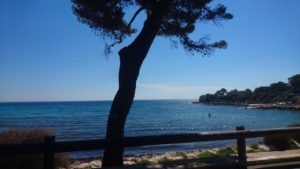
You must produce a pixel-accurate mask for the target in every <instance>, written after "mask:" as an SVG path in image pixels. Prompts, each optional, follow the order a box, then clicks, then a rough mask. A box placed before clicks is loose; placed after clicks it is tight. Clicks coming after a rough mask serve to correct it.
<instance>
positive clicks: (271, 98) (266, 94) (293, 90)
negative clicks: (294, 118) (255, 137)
mask: <svg viewBox="0 0 300 169" xmlns="http://www.w3.org/2000/svg"><path fill="white" fill-rule="evenodd" d="M289 83H290V84H287V83H284V82H278V83H272V84H270V85H269V86H262V87H257V88H255V89H254V91H251V90H250V89H246V90H242V91H238V90H236V89H234V90H231V91H227V90H226V89H224V88H222V89H221V90H219V91H217V92H216V93H215V94H205V95H202V96H200V97H199V102H203V103H220V104H249V103H278V102H292V103H294V102H296V101H297V99H295V96H297V94H299V91H298V88H300V87H299V84H300V75H295V76H292V77H290V78H289ZM299 90H300V89H299Z"/></svg>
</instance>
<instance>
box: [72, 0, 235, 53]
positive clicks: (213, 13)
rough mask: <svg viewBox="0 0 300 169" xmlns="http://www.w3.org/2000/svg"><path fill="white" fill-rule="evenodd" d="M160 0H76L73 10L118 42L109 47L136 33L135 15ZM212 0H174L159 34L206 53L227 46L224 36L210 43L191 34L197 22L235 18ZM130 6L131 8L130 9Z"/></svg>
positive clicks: (87, 22) (97, 29) (86, 21)
mask: <svg viewBox="0 0 300 169" xmlns="http://www.w3.org/2000/svg"><path fill="white" fill-rule="evenodd" d="M159 1H160V0H72V2H73V11H74V13H75V14H76V15H77V17H78V19H79V21H80V22H82V23H85V24H87V25H89V26H90V27H91V28H92V29H94V30H96V31H97V32H99V33H100V34H101V35H102V36H103V37H108V38H110V39H112V40H113V41H114V43H112V44H110V45H107V48H106V50H107V51H108V52H110V51H111V48H112V47H113V46H114V45H115V44H117V43H121V42H122V41H123V39H125V38H127V37H130V36H131V35H132V34H134V33H136V32H137V30H138V28H134V27H133V26H132V22H133V21H134V19H135V17H136V16H137V15H138V14H139V13H140V12H141V11H145V12H146V13H147V15H151V11H152V10H153V9H154V8H156V5H158V3H159ZM211 1H212V0H173V3H172V5H171V7H170V11H169V12H168V14H167V15H166V16H165V17H164V19H163V22H162V23H161V26H160V29H159V32H158V36H162V37H166V38H169V39H170V40H171V41H172V42H175V43H178V42H179V43H180V44H182V46H183V47H184V49H186V50H187V51H189V52H191V53H194V52H198V53H201V54H202V55H208V54H210V53H211V52H212V51H213V50H214V49H215V48H226V47H227V43H226V42H225V41H224V40H220V41H217V42H212V43H208V42H207V38H205V37H201V38H199V39H198V40H197V41H194V40H192V39H191V38H190V36H189V35H190V34H191V33H192V32H193V31H194V30H195V28H196V23H197V22H198V21H201V22H210V21H211V22H213V23H216V24H220V21H222V20H228V19H232V18H233V15H232V14H230V13H227V11H226V7H225V6H224V5H217V6H216V7H214V8H211V7H210V6H208V4H209V3H210V2H211ZM128 7H130V9H133V8H136V12H135V13H134V15H133V16H132V17H131V19H130V20H127V21H126V19H125V18H126V17H125V12H128ZM126 9H127V10H126Z"/></svg>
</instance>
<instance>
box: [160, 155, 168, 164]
mask: <svg viewBox="0 0 300 169" xmlns="http://www.w3.org/2000/svg"><path fill="white" fill-rule="evenodd" d="M168 161H171V160H170V159H168V157H166V156H164V157H163V158H161V159H160V160H159V161H158V163H165V162H168Z"/></svg>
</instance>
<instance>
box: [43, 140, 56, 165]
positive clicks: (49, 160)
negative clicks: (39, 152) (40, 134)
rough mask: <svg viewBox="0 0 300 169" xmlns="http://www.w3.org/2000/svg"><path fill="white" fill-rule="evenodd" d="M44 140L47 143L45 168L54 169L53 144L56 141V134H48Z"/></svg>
mask: <svg viewBox="0 0 300 169" xmlns="http://www.w3.org/2000/svg"><path fill="white" fill-rule="evenodd" d="M44 141H45V143H46V147H45V152H44V169H54V163H55V152H54V150H53V148H54V147H53V144H54V143H55V136H46V137H45V138H44Z"/></svg>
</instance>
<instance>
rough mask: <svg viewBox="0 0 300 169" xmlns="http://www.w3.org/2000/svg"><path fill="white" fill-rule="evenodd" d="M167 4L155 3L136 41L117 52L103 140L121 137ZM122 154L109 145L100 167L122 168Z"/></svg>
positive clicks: (117, 147) (165, 1)
mask: <svg viewBox="0 0 300 169" xmlns="http://www.w3.org/2000/svg"><path fill="white" fill-rule="evenodd" d="M171 4H172V0H162V1H159V2H158V3H157V4H155V6H154V7H153V11H152V13H151V15H149V16H148V17H147V19H146V21H145V23H144V26H143V28H142V30H141V32H140V33H139V35H138V36H137V37H136V39H135V40H134V41H133V42H132V43H131V44H130V45H129V46H127V47H124V48H122V49H121V50H120V51H119V57H120V69H119V89H118V91H117V93H116V95H115V98H114V100H113V103H112V106H111V109H110V113H109V117H108V123H107V129H106V138H107V139H113V138H123V137H124V127H125V121H126V118H127V115H128V112H129V110H130V107H131V105H132V102H133V99H134V95H135V89H136V80H137V78H138V76H139V71H140V68H141V65H142V63H143V61H144V59H145V57H146V55H147V53H148V51H149V49H150V47H151V44H152V42H153V40H154V39H155V36H156V35H157V33H158V31H159V27H160V25H161V22H162V19H163V17H164V16H165V15H166V13H167V11H168V9H169V8H170V6H171ZM123 152H124V150H123V147H122V145H118V144H117V143H114V144H111V145H110V146H109V147H107V148H106V149H105V150H104V156H103V163H102V167H110V166H120V165H123Z"/></svg>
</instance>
